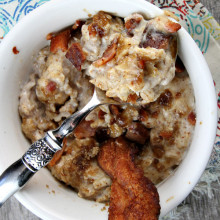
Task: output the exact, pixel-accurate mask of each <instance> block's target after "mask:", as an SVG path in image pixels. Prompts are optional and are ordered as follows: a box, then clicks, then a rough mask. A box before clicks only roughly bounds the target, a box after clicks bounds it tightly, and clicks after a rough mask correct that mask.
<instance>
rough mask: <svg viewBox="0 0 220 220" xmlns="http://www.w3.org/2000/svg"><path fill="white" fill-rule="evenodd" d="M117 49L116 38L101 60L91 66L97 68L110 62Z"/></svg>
mask: <svg viewBox="0 0 220 220" xmlns="http://www.w3.org/2000/svg"><path fill="white" fill-rule="evenodd" d="M117 47H118V38H115V39H114V40H113V41H112V42H111V44H110V45H109V46H108V48H107V49H106V50H105V52H104V53H103V55H102V58H100V59H98V60H96V61H95V62H94V63H93V64H94V65H95V66H96V67H99V66H102V65H104V64H106V63H107V62H109V61H110V60H112V59H113V58H114V57H115V55H116V51H117Z"/></svg>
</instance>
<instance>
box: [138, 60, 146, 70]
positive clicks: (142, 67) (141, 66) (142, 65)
mask: <svg viewBox="0 0 220 220" xmlns="http://www.w3.org/2000/svg"><path fill="white" fill-rule="evenodd" d="M137 65H138V67H139V68H140V69H142V70H143V69H144V67H145V61H144V60H139V61H138V64H137Z"/></svg>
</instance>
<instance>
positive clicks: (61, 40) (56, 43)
mask: <svg viewBox="0 0 220 220" xmlns="http://www.w3.org/2000/svg"><path fill="white" fill-rule="evenodd" d="M49 38H51V42H50V52H51V53H56V52H57V51H58V50H62V51H63V52H65V51H67V49H68V42H69V39H70V30H69V29H67V30H65V31H62V32H60V33H58V34H57V35H56V36H52V35H51V34H49V35H47V39H49Z"/></svg>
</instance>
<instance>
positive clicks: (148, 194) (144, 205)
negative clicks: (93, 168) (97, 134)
mask: <svg viewBox="0 0 220 220" xmlns="http://www.w3.org/2000/svg"><path fill="white" fill-rule="evenodd" d="M134 152H135V151H134V148H132V147H129V145H128V143H127V142H126V141H125V140H124V139H123V138H118V139H116V140H109V141H108V142H106V143H105V144H104V145H103V146H102V148H101V150H100V152H99V155H98V163H99V165H100V166H101V168H102V169H103V170H104V171H105V172H106V173H107V174H108V175H109V176H110V177H111V178H112V180H113V182H112V186H111V198H110V206H109V220H126V219H129V220H143V219H150V220H156V219H158V216H159V213H160V204H159V195H158V192H157V189H156V187H155V186H154V185H153V183H152V182H151V181H150V180H149V179H148V178H146V177H144V174H143V171H142V170H140V169H139V168H137V167H136V166H135V165H134V162H133V156H134Z"/></svg>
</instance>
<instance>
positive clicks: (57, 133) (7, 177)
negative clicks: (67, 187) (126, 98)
mask: <svg viewBox="0 0 220 220" xmlns="http://www.w3.org/2000/svg"><path fill="white" fill-rule="evenodd" d="M105 104H107V105H109V104H116V105H121V104H127V103H119V102H116V101H115V100H113V99H110V98H107V97H106V96H105V95H103V92H102V91H101V90H99V89H94V93H93V96H92V98H91V99H90V101H89V102H88V103H87V104H86V105H85V106H84V107H83V108H82V109H81V110H80V111H77V112H76V113H74V114H73V115H71V116H70V117H69V118H67V119H66V120H65V121H64V122H63V123H62V124H61V126H60V127H59V128H57V129H55V130H51V131H48V132H47V133H46V135H45V136H44V138H42V139H40V140H38V141H36V142H35V143H33V144H32V145H31V146H30V148H29V149H28V151H27V152H26V153H25V154H24V155H23V156H22V158H20V159H19V160H17V161H16V162H15V163H13V164H12V165H11V166H9V167H8V168H7V169H6V170H5V171H4V172H3V173H2V175H1V176H0V207H1V206H2V205H3V204H4V202H5V201H6V200H7V199H8V198H10V197H11V196H12V195H14V194H15V193H16V192H17V191H19V190H20V189H21V188H22V187H23V186H24V185H25V184H26V183H27V181H28V180H29V179H30V178H31V177H32V176H33V175H34V174H35V173H36V172H37V171H38V170H40V169H41V168H42V167H45V166H46V165H47V164H48V163H49V162H50V161H51V159H52V158H53V156H54V154H55V153H56V152H57V151H59V150H61V149H62V147H63V139H64V137H66V136H67V135H69V134H70V133H71V132H72V131H73V130H74V129H75V128H76V126H77V125H78V124H79V123H80V122H81V121H82V119H83V118H85V117H86V116H87V115H88V114H89V113H90V112H91V111H92V110H94V109H95V108H97V107H98V106H100V105H105Z"/></svg>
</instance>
